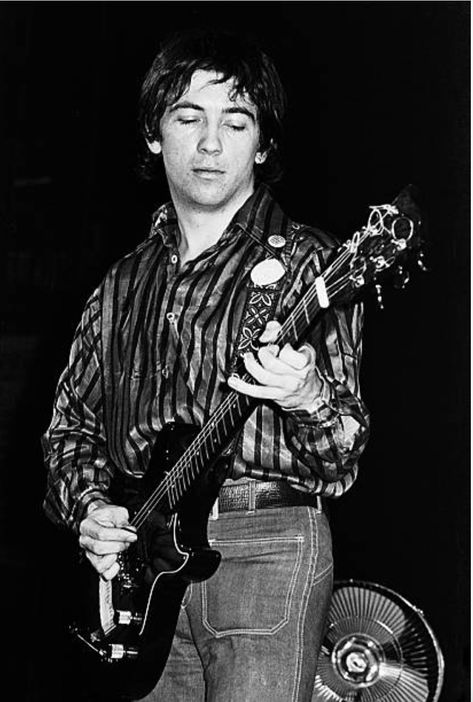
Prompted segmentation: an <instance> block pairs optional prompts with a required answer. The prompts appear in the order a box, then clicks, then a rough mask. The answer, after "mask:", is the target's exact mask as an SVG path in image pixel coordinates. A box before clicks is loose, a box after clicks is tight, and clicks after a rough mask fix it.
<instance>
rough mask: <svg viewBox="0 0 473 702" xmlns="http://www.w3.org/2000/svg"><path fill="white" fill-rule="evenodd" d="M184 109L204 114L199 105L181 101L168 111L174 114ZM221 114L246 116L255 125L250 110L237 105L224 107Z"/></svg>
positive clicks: (254, 118)
mask: <svg viewBox="0 0 473 702" xmlns="http://www.w3.org/2000/svg"><path fill="white" fill-rule="evenodd" d="M186 108H187V109H189V110H198V111H199V112H204V108H203V107H202V105H199V104H197V103H195V102H190V100H181V101H179V102H176V104H175V105H173V106H172V107H171V108H170V109H169V111H170V112H175V111H176V110H179V109H186ZM223 112H224V114H226V115H236V114H240V115H246V116H247V117H249V118H250V119H251V120H252V121H253V122H255V123H256V116H255V115H254V113H253V112H252V111H251V110H249V109H248V108H247V107H243V106H237V105H235V106H234V107H225V108H224V110H223Z"/></svg>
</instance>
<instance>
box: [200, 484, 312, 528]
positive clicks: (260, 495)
mask: <svg viewBox="0 0 473 702" xmlns="http://www.w3.org/2000/svg"><path fill="white" fill-rule="evenodd" d="M297 506H300V507H302V506H310V507H315V508H316V509H317V510H318V511H319V512H321V511H322V510H323V503H322V498H321V497H320V496H319V495H309V494H308V493H306V492H301V491H300V490H294V488H292V487H291V486H290V485H289V484H288V483H286V482H285V481H284V480H268V481H266V480H249V481H247V482H239V483H235V484H233V485H232V484H231V483H230V484H229V482H225V483H224V485H222V487H221V488H220V492H219V495H218V498H217V501H216V502H215V505H214V508H213V510H212V517H213V518H214V519H215V518H216V517H217V516H218V514H219V513H220V512H235V511H242V510H244V511H246V512H253V511H254V510H256V509H270V508H271V507H273V508H275V507H297Z"/></svg>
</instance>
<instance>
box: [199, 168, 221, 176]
mask: <svg viewBox="0 0 473 702" xmlns="http://www.w3.org/2000/svg"><path fill="white" fill-rule="evenodd" d="M192 172H193V173H195V174H196V175H197V176H199V177H201V178H218V176H221V175H223V174H224V173H225V171H222V170H220V169H219V168H193V169H192Z"/></svg>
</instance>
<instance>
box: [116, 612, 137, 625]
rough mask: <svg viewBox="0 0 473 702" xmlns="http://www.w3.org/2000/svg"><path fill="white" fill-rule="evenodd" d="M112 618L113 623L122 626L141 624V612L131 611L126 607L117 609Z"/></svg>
mask: <svg viewBox="0 0 473 702" xmlns="http://www.w3.org/2000/svg"><path fill="white" fill-rule="evenodd" d="M114 619H115V624H123V625H124V626H130V624H134V625H136V626H141V624H143V615H142V614H140V613H139V612H131V611H130V610H126V609H117V610H116V611H115V617H114Z"/></svg>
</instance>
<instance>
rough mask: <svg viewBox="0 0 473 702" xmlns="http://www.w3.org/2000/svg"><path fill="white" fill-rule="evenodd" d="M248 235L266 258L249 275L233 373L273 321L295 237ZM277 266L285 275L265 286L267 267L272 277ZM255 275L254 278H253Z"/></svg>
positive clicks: (235, 350)
mask: <svg viewBox="0 0 473 702" xmlns="http://www.w3.org/2000/svg"><path fill="white" fill-rule="evenodd" d="M245 233H246V234H247V236H250V237H251V238H252V239H254V240H255V241H256V243H258V244H260V245H261V246H262V248H263V250H264V252H265V254H266V256H264V257H263V259H262V260H260V261H259V263H257V264H256V265H255V266H254V267H253V269H252V271H251V273H250V276H249V280H248V286H247V296H246V300H245V306H244V308H243V314H242V316H241V321H240V326H239V329H238V332H237V335H236V338H235V345H234V352H233V356H232V361H231V363H230V373H232V372H234V371H235V369H236V366H237V363H238V361H239V359H240V357H241V356H243V354H245V353H247V352H248V351H252V352H256V351H257V350H258V348H259V344H258V339H259V337H260V335H261V333H262V331H263V329H264V327H265V325H266V323H267V322H269V321H270V320H271V319H274V315H275V313H276V309H277V306H278V302H279V300H280V296H281V292H282V289H283V287H284V283H285V281H286V277H287V272H288V262H289V257H290V249H291V238H292V237H291V236H290V234H292V231H290V232H288V234H289V236H288V237H287V238H286V237H282V236H280V235H279V234H271V233H270V232H268V234H267V235H266V236H264V234H262V233H261V232H260V231H257V232H256V233H253V232H252V233H249V232H245ZM273 264H275V265H273ZM278 265H279V267H280V270H281V273H282V275H281V276H280V278H279V279H278V280H276V281H275V282H268V283H265V282H264V277H265V268H266V270H267V271H268V275H269V276H270V275H271V272H272V270H274V268H276V269H277V266H278ZM256 269H259V270H260V271H262V273H261V275H257V274H256ZM254 272H255V275H252V274H253V273H254Z"/></svg>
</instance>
